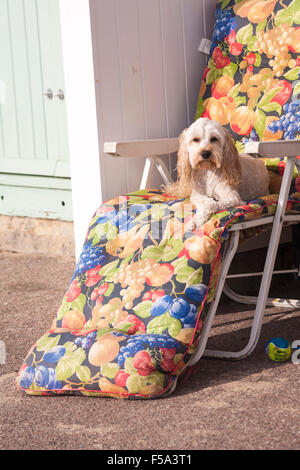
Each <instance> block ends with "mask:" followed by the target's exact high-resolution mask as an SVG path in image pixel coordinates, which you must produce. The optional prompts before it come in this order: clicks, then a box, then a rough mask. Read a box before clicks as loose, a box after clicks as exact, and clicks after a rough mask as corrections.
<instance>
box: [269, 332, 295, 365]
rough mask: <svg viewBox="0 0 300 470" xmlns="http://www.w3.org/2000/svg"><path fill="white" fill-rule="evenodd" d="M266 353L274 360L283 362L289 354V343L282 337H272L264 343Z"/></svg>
mask: <svg viewBox="0 0 300 470" xmlns="http://www.w3.org/2000/svg"><path fill="white" fill-rule="evenodd" d="M265 349H266V354H267V356H268V357H269V358H270V359H271V361H274V362H285V361H287V360H288V359H289V358H290V356H291V353H292V351H291V345H290V343H289V342H288V341H287V340H286V339H284V338H273V339H271V341H269V342H268V343H267V344H266V348H265Z"/></svg>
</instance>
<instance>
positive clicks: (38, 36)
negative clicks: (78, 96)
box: [0, 0, 72, 220]
mask: <svg viewBox="0 0 300 470" xmlns="http://www.w3.org/2000/svg"><path fill="white" fill-rule="evenodd" d="M58 1H59V0H0V83H2V84H3V87H4V88H5V97H4V98H5V99H2V100H1V99H0V174H1V183H0V192H1V186H2V189H3V191H2V193H1V196H2V197H0V213H7V212H8V211H9V213H12V214H13V215H24V214H26V201H28V215H29V214H30V216H32V214H34V213H35V209H34V206H33V207H32V201H34V200H36V195H37V194H38V192H39V191H40V198H41V201H43V200H44V201H45V202H46V201H47V210H46V209H45V213H44V216H45V217H49V214H51V218H55V216H57V218H63V219H64V218H67V219H68V220H70V219H71V218H72V206H71V190H70V187H71V186H70V184H69V189H68V191H70V197H69V198H65V199H66V200H67V201H68V203H67V205H66V204H65V205H64V206H62V207H60V204H57V201H56V196H57V198H58V199H59V200H61V195H59V193H58V192H56V191H55V184H57V190H58V191H59V184H58V179H57V178H59V177H61V178H69V177H70V169H69V152H68V140H67V123H66V109H65V100H64V99H60V98H59V97H58V96H57V95H58V92H59V90H62V91H63V93H64V73H63V62H62V51H61V34H60V15H59V4H58ZM48 89H50V90H51V92H52V98H51V99H49V97H48V96H47V94H46V93H47V90H48ZM2 94H3V93H2ZM5 175H7V177H6V176H5ZM10 175H24V178H25V175H35V176H37V177H38V176H43V177H44V180H43V181H44V183H45V184H44V188H43V190H42V191H41V188H40V185H37V188H35V187H34V184H33V186H32V193H34V196H35V197H34V198H31V197H30V196H29V191H30V189H29V188H28V186H26V184H25V180H24V185H25V186H26V189H25V187H24V198H23V199H24V200H23V201H22V204H21V202H19V205H18V200H17V199H18V198H19V197H20V194H22V178H21V179H20V178H17V179H16V178H14V179H13V181H18V185H17V186H15V188H16V187H17V188H18V189H15V190H13V189H12V190H11V191H10V190H7V188H6V189H5V194H4V187H3V186H4V185H5V178H6V179H7V185H6V186H9V185H10V184H11V181H12V179H11V178H9V176H10ZM47 178H48V180H47ZM49 178H53V180H52V181H51V182H50V180H49ZM31 181H34V179H33V180H32V179H31ZM47 187H49V188H50V187H51V193H49V194H47ZM14 194H15V195H16V198H15V199H14ZM17 194H18V198H17ZM4 200H5V204H4V202H3V201H4ZM1 201H2V204H1ZM51 201H52V205H53V208H52V209H51V207H50V206H51ZM49 204H50V205H49ZM21 205H22V208H21ZM19 206H20V209H18V207H19ZM41 206H42V203H41V204H40V203H39V208H38V210H37V211H36V214H37V215H36V216H37V217H41V214H42V213H43V211H41ZM57 208H59V210H58V209H57Z"/></svg>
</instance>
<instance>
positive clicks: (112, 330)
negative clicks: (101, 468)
mask: <svg viewBox="0 0 300 470" xmlns="http://www.w3.org/2000/svg"><path fill="white" fill-rule="evenodd" d="M279 163H280V161H279V160H278V165H279ZM272 165H273V168H272V171H274V174H276V172H277V169H276V167H274V162H273V161H272ZM281 168H282V166H280V167H279V166H278V171H279V172H280V171H281ZM277 176H279V177H280V174H278V175H277ZM299 186H300V180H299V176H297V175H296V174H295V175H294V178H293V188H294V190H296V189H297V188H298V191H299ZM276 202H277V195H274V194H271V195H269V196H266V197H264V198H260V199H257V200H255V201H250V202H249V203H248V204H247V205H245V206H242V207H236V208H232V209H228V210H226V211H222V212H220V213H218V214H215V215H214V216H213V217H212V218H211V219H210V220H209V221H208V222H207V223H206V224H205V225H204V226H203V227H202V228H201V229H198V230H195V231H194V232H189V231H188V230H186V225H185V224H186V222H188V220H189V219H190V217H191V216H192V213H193V211H194V210H195V209H194V207H192V206H191V204H190V203H189V200H174V199H173V198H172V197H170V196H168V195H167V194H164V193H162V192H160V191H156V190H153V191H152V190H151V191H150V190H149V191H137V192H135V193H131V194H128V195H126V196H122V197H118V198H115V199H112V200H110V201H107V202H106V203H104V204H103V205H102V206H101V207H100V208H99V209H98V210H97V211H96V213H95V215H94V217H93V218H92V220H91V223H90V226H89V229H88V233H87V237H86V240H85V244H84V247H83V251H82V254H81V256H80V258H79V260H78V263H77V266H76V269H75V272H74V275H73V277H72V279H71V282H70V285H69V287H68V289H67V292H66V294H65V296H64V299H63V301H62V304H61V306H60V308H59V309H58V312H57V315H56V317H55V319H54V321H53V324H52V326H51V329H50V330H49V331H47V332H46V333H45V334H44V335H43V336H42V337H41V338H40V339H38V341H37V342H35V343H34V345H33V346H32V347H31V349H30V351H29V352H28V355H27V357H26V359H25V361H24V364H23V365H22V367H21V369H20V371H19V373H18V376H17V379H16V383H17V386H18V387H19V388H20V389H21V390H23V391H25V392H26V393H28V394H31V395H55V394H56V395H58V394H64V395H66V394H75V395H76V394H77V395H87V396H112V397H119V398H153V397H163V396H166V395H167V394H169V393H171V392H172V391H173V390H174V389H175V387H176V383H177V379H178V377H179V376H180V375H181V374H182V372H183V371H184V369H185V368H186V367H187V366H188V365H189V362H190V360H191V358H192V357H193V354H194V351H195V347H196V345H197V342H198V340H199V335H200V332H201V329H202V326H203V322H205V318H206V314H207V312H208V309H209V306H210V304H211V302H212V300H213V296H214V291H215V287H216V283H217V280H218V274H219V271H220V267H221V263H222V256H223V251H224V245H225V240H226V239H227V238H228V228H229V227H230V226H231V225H232V224H233V223H236V222H241V221H242V220H248V219H251V218H254V217H258V216H261V215H264V214H266V215H267V214H272V213H274V211H275V209H276ZM288 204H289V205H288V208H289V209H291V208H292V209H293V210H297V209H298V210H299V211H300V193H299V192H294V193H292V194H291V197H290V199H289V203H288Z"/></svg>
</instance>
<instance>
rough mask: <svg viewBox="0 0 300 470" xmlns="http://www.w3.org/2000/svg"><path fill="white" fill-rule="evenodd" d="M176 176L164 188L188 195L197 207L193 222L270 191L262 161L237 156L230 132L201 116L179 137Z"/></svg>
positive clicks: (247, 156)
mask: <svg viewBox="0 0 300 470" xmlns="http://www.w3.org/2000/svg"><path fill="white" fill-rule="evenodd" d="M179 141H180V147H179V151H178V162H177V170H178V179H177V182H175V183H174V184H172V185H170V186H167V187H166V191H167V192H168V193H171V194H172V195H176V197H189V196H190V199H191V202H192V204H194V205H195V206H196V208H197V211H196V221H195V222H196V225H197V226H198V227H199V226H201V225H203V224H204V223H205V222H206V221H207V219H208V218H209V217H210V216H211V215H212V214H214V213H216V212H219V211H221V210H224V209H226V208H230V207H234V206H240V205H243V204H245V202H244V201H249V200H251V199H255V198H257V197H259V196H265V195H266V194H269V173H268V170H267V169H266V167H265V165H264V163H263V162H262V161H261V160H259V159H257V158H253V157H251V156H250V155H247V154H241V155H239V153H238V151H237V149H236V147H235V145H234V141H233V138H232V136H231V134H230V132H229V131H228V130H227V129H226V128H225V127H222V126H221V125H220V124H219V123H218V122H216V121H212V120H210V119H207V118H200V119H198V120H197V121H195V122H194V123H193V124H192V125H191V126H190V127H189V128H188V129H185V130H184V131H183V132H182V134H181V135H180V137H179Z"/></svg>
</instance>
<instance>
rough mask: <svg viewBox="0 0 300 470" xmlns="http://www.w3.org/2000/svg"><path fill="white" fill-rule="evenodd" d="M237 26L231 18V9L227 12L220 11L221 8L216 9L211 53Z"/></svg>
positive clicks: (232, 17)
mask: <svg viewBox="0 0 300 470" xmlns="http://www.w3.org/2000/svg"><path fill="white" fill-rule="evenodd" d="M236 26H237V22H236V19H235V18H234V16H233V10H232V8H229V9H227V10H225V11H224V10H222V9H221V7H218V8H217V10H216V16H215V29H214V34H213V38H212V44H211V50H210V53H212V52H213V50H214V48H215V47H216V46H217V45H218V44H219V43H220V42H222V41H223V39H225V38H226V36H228V35H229V34H230V33H231V31H232V30H234V29H235V28H236Z"/></svg>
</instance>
